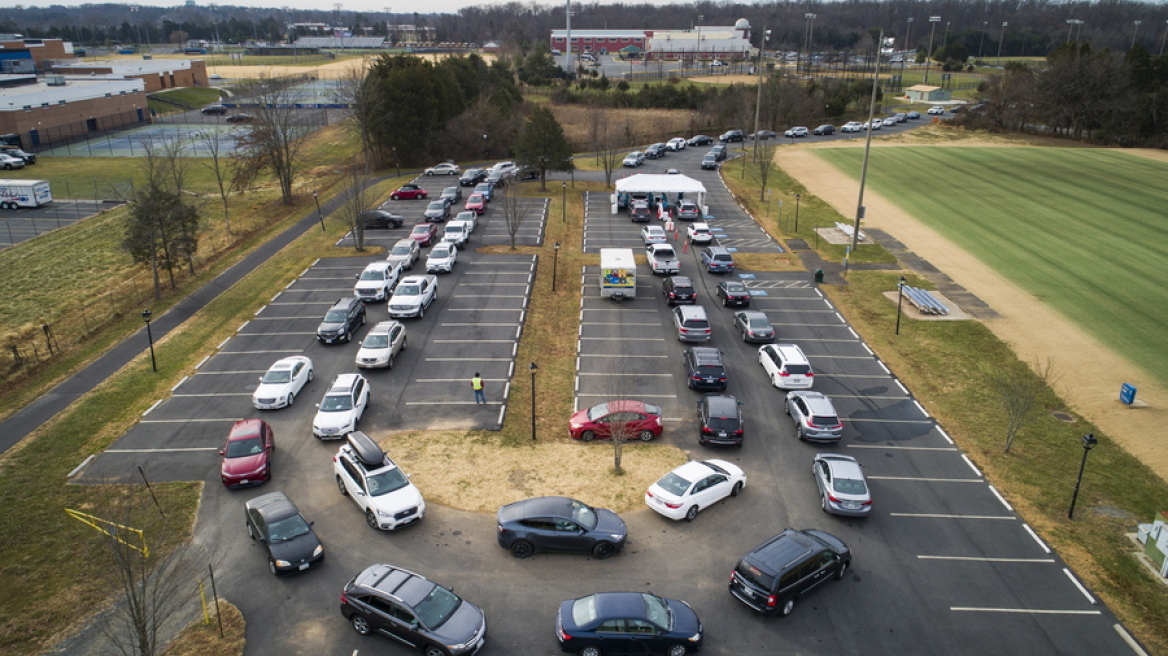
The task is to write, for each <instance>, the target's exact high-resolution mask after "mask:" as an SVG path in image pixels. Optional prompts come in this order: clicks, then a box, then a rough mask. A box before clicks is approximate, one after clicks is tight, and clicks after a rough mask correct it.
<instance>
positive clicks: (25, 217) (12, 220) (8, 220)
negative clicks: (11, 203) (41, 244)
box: [0, 198, 118, 248]
mask: <svg viewBox="0 0 1168 656" xmlns="http://www.w3.org/2000/svg"><path fill="white" fill-rule="evenodd" d="M117 206H118V204H117V203H115V202H108V203H107V202H103V201H93V200H77V199H72V198H69V199H61V198H56V199H54V200H53V202H52V203H51V204H49V205H44V206H42V207H36V208H32V207H22V208H20V209H15V210H5V211H4V213H3V214H0V219H3V221H4V225H3V227H2V228H0V248H8V247H9V246H12V245H14V244H19V243H20V242H22V241H27V240H29V239H32V238H33V237H36V236H37V235H41V234H44V233H46V232H49V231H52V230H56V229H57V228H64V227H66V226H70V225H73V224H74V223H77V222H78V221H81V220H82V219H87V218H89V217H91V216H93V215H94V214H97V213H98V212H100V211H102V210H108V209H113V208H115V207H117Z"/></svg>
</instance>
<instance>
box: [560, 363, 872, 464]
mask: <svg viewBox="0 0 1168 656" xmlns="http://www.w3.org/2000/svg"><path fill="white" fill-rule="evenodd" d="M576 375H577V376H655V377H658V378H673V377H674V376H673V374H625V373H611V372H599V371H596V372H593V371H579V372H576ZM869 478H871V477H870V476H869Z"/></svg>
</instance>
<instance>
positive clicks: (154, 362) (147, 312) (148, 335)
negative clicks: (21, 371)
mask: <svg viewBox="0 0 1168 656" xmlns="http://www.w3.org/2000/svg"><path fill="white" fill-rule="evenodd" d="M151 315H152V313H151V312H150V309H149V308H147V309H145V310H142V320H143V321H145V322H146V339H148V340H150V368H151V369H153V370H154V371H158V361H157V360H155V359H154V333H153V332H151V331H150V317H151ZM1080 475H1081V474H1080Z"/></svg>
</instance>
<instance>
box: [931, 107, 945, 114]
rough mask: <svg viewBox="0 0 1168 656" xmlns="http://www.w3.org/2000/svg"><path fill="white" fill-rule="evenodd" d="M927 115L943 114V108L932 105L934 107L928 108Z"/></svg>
mask: <svg viewBox="0 0 1168 656" xmlns="http://www.w3.org/2000/svg"><path fill="white" fill-rule="evenodd" d="M929 113H930V114H944V113H945V108H944V107H942V106H941V105H934V106H932V107H930V108H929Z"/></svg>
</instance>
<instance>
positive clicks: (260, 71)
mask: <svg viewBox="0 0 1168 656" xmlns="http://www.w3.org/2000/svg"><path fill="white" fill-rule="evenodd" d="M379 56H380V55H366V56H364V57H361V58H358V59H345V60H342V61H336V62H329V63H327V64H321V65H319V66H231V65H228V64H215V63H214V62H215V61H217V60H214V59H212V60H208V61H207V72H208V73H218V74H219V75H222V76H223V77H224V78H227V79H229V80H233V79H243V78H254V77H259V76H260V75H267V76H271V77H283V76H285V75H307V74H311V73H316V75H317V76H318V77H319V78H320V79H324V80H335V79H338V78H342V77H345V76H346V75H348V74H349V72H350V71H352V70H353V69H354V68H356V67H359V66H361V65H362V64H363V63H364V62H372V61H373V60H374V59H376V58H377V57H379ZM414 56H415V57H420V58H422V59H426V60H429V61H438V60H440V59H444V58H446V57H448V56H452V55H414ZM479 56H480V57H482V58H483V59H485V60H486V61H487V63H490V62H491V61H493V60H494V58H495V57H494V55H481V54H480V55H479Z"/></svg>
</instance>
